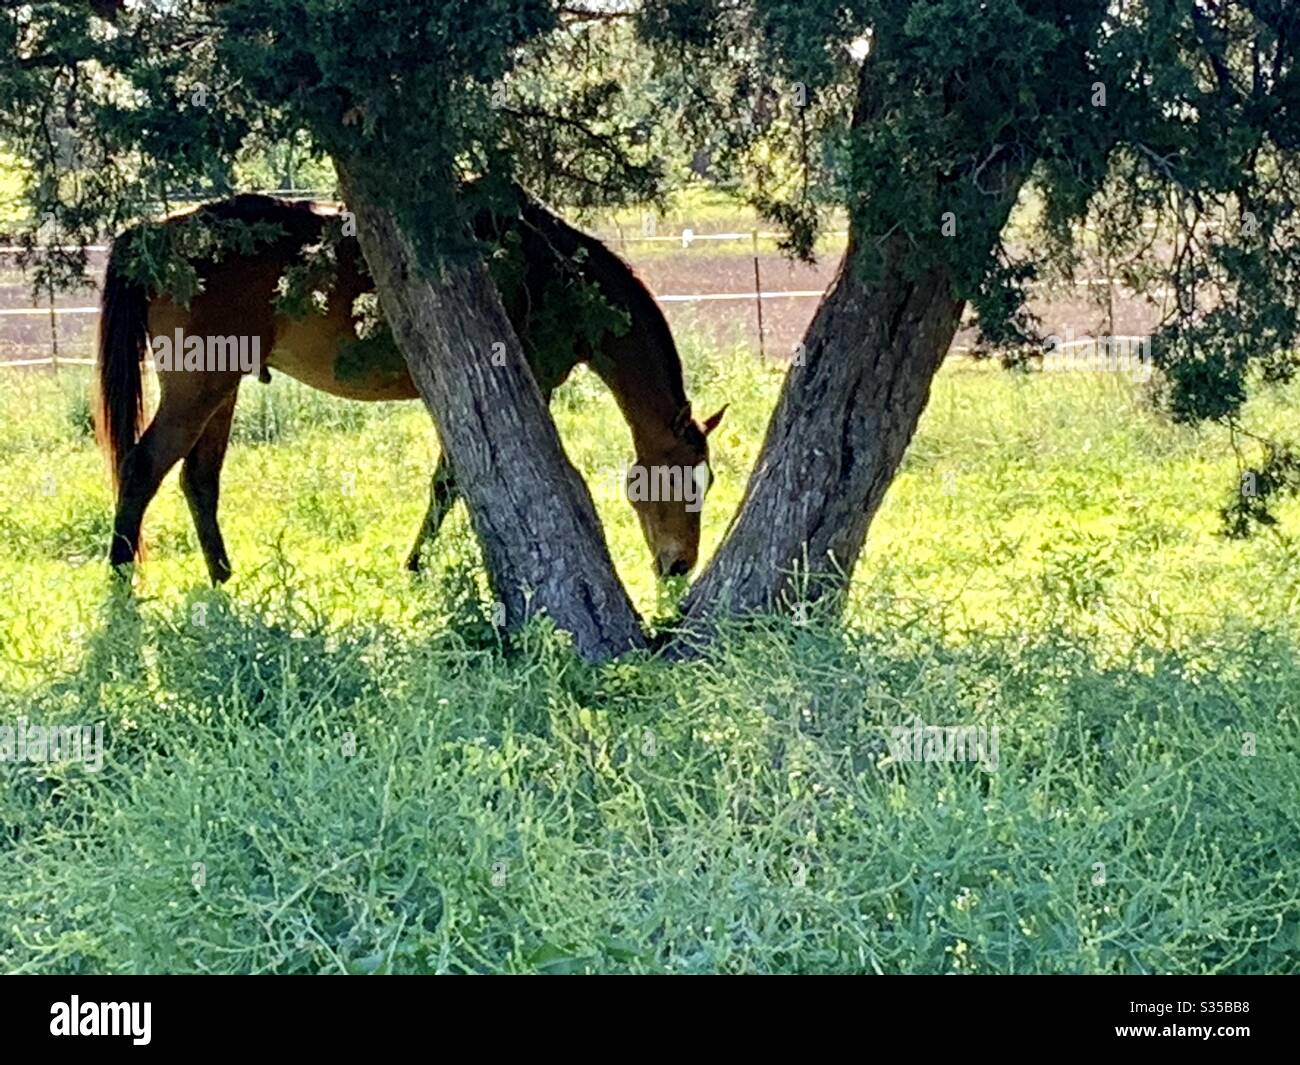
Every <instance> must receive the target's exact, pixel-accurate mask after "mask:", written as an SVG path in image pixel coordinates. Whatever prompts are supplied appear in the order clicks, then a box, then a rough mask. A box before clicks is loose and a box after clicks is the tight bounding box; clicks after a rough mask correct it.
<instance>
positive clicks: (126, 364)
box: [95, 238, 149, 488]
mask: <svg viewBox="0 0 1300 1065" xmlns="http://www.w3.org/2000/svg"><path fill="white" fill-rule="evenodd" d="M119 240H120V238H119ZM117 248H118V245H117V242H114V246H113V251H112V252H111V253H110V255H109V258H108V269H107V271H106V272H105V274H104V291H103V295H102V296H101V298H100V315H99V356H98V360H97V361H98V366H99V401H98V405H97V408H96V411H95V428H96V434H97V435H98V437H99V444H100V447H102V448H103V449H104V454H105V455H106V456H107V457H108V462H109V465H110V466H111V467H112V471H113V486H114V488H119V487H121V473H122V460H123V459H124V458H126V454H127V452H128V451H130V450H131V448H133V447H134V446H135V442H136V440H137V439H138V438H139V435H140V421H141V415H142V414H143V411H144V394H143V391H142V385H141V376H140V363H141V361H142V360H143V359H144V355H145V351H146V348H147V346H148V341H149V293H148V290H147V289H146V288H145V286H144V285H140V284H137V283H136V282H134V281H131V280H130V279H129V278H127V277H126V276H125V274H124V273H123V272H122V264H121V262H120V261H119V258H118V251H117Z"/></svg>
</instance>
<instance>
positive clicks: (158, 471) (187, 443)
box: [108, 373, 239, 573]
mask: <svg viewBox="0 0 1300 1065" xmlns="http://www.w3.org/2000/svg"><path fill="white" fill-rule="evenodd" d="M178 376H179V377H183V378H185V380H184V381H177V380H176V378H177V377H178ZM160 378H161V379H160V381H159V385H160V390H161V397H160V399H159V403H158V411H157V413H155V414H154V416H153V420H152V421H151V422H150V423H149V428H147V429H146V430H145V431H144V435H143V436H141V437H140V439H139V441H138V442H137V443H136V445H135V446H134V447H133V448H131V450H130V451H128V452H127V453H126V457H125V458H124V459H123V460H122V468H121V472H120V475H119V488H118V494H117V511H116V514H115V515H114V518H113V539H112V542H111V544H110V545H109V550H108V561H109V564H110V565H111V566H112V567H113V569H114V571H116V572H118V573H124V572H125V567H126V566H127V565H129V564H130V563H132V562H134V561H135V560H136V557H137V556H138V555H139V553H140V526H141V524H142V523H143V521H144V512H145V510H146V509H147V508H148V506H149V504H150V502H152V500H153V497H154V496H155V495H156V494H157V492H158V487H159V485H161V484H162V481H163V478H164V477H166V476H167V473H168V471H170V470H171V468H172V467H173V466H175V465H176V463H177V462H179V461H180V460H181V458H182V457H183V456H185V455H187V454H189V452H190V450H191V449H192V448H193V447H194V445H195V443H196V442H197V441H198V439H199V437H200V436H201V435H202V433H203V430H204V428H205V427H206V425H207V423H208V420H209V419H210V418H211V417H212V415H213V414H214V413H215V411H216V410H217V409H218V408H219V407H220V406H221V404H222V403H223V402H224V401H225V399H226V398H227V396H228V395H229V394H230V391H231V390H232V386H233V387H237V386H238V383H239V378H238V376H236V377H235V378H234V380H233V383H232V382H228V381H225V380H222V379H219V378H218V379H213V378H212V377H209V375H206V374H198V373H193V374H179V375H177V374H175V373H172V374H167V375H160Z"/></svg>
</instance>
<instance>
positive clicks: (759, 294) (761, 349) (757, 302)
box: [753, 229, 767, 359]
mask: <svg viewBox="0 0 1300 1065" xmlns="http://www.w3.org/2000/svg"><path fill="white" fill-rule="evenodd" d="M753 238H754V310H755V311H756V312H757V313H758V356H759V358H761V359H765V358H767V344H766V341H765V340H764V337H763V282H762V278H761V277H760V275H759V270H758V230H757V229H755V230H753Z"/></svg>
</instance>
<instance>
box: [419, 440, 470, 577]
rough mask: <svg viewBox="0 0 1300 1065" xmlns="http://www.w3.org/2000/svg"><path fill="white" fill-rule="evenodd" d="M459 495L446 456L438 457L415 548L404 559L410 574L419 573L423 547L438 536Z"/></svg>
mask: <svg viewBox="0 0 1300 1065" xmlns="http://www.w3.org/2000/svg"><path fill="white" fill-rule="evenodd" d="M459 495H460V490H459V489H458V488H457V487H456V479H455V477H454V476H453V475H452V472H451V466H450V464H449V463H448V462H447V456H446V455H439V456H438V467H437V469H435V470H434V471H433V481H432V483H431V484H430V487H429V510H428V512H427V513H426V514H425V515H424V522H423V524H421V526H420V531H419V532H418V533H417V534H416V537H415V546H414V547H412V548H411V553H410V554H409V555H407V557H406V568H407V569H408V570H410V571H411V572H412V573H419V572H420V554H421V552H422V551H423V550H424V545H425V544H426V543H428V542H429V541H431V540H432V539H433V538H434V537H436V536H437V535H438V530H439V529H440V528H441V527H442V522H443V519H444V518H446V516H447V512H448V511H449V510H451V508H452V506H453V505H454V504H455V502H456V499H457V497H458V496H459Z"/></svg>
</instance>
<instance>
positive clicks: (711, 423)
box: [702, 403, 731, 436]
mask: <svg viewBox="0 0 1300 1065" xmlns="http://www.w3.org/2000/svg"><path fill="white" fill-rule="evenodd" d="M730 406H731V404H730V403H724V404H723V405H722V406H721V407H719V408H718V412H717V413H716V414H712V415H710V416H709V417H708V418H706V419H705V420H704V425H703V426H702V428H703V429H704V435H705V436H708V435H709V434H710V433H711V432H713V430H714V429H716V428H717V427H718V423H719V422H720V421H722V416H723V415H724V414H726V413H727V408H728V407H730Z"/></svg>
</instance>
